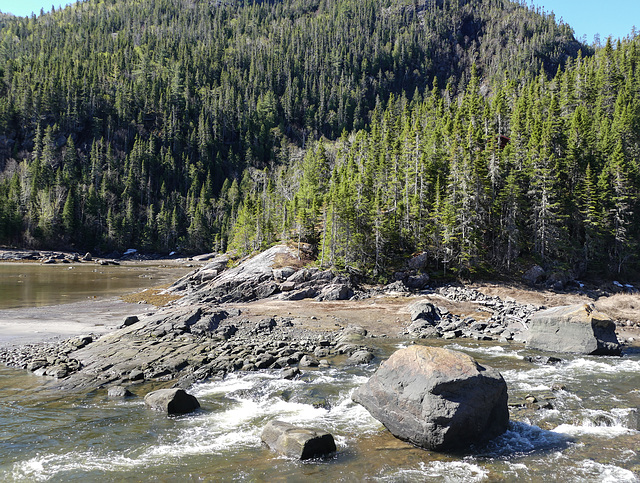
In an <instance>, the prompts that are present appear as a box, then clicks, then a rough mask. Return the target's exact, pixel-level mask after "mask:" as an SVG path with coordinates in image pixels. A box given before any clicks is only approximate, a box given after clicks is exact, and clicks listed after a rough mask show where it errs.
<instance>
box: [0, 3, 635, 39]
mask: <svg viewBox="0 0 640 483" xmlns="http://www.w3.org/2000/svg"><path fill="white" fill-rule="evenodd" d="M529 1H530V0H529ZM68 3H71V2H70V1H69V0H62V1H60V0H57V1H56V0H53V1H52V0H0V11H2V12H4V13H8V12H10V13H13V14H15V15H22V16H28V15H31V12H35V13H36V15H38V14H39V13H40V8H44V9H45V11H48V10H50V9H51V5H55V6H56V8H58V6H59V5H66V4H68ZM528 3H529V2H528ZM533 3H535V4H536V5H540V6H541V7H544V9H545V10H546V11H548V12H550V11H551V10H553V11H554V12H555V14H556V18H557V19H558V20H560V18H562V19H563V20H564V21H565V23H568V24H569V25H571V27H573V30H574V32H575V35H576V38H577V39H582V37H583V36H584V35H586V41H587V43H589V44H590V43H591V42H593V37H594V35H595V34H597V33H599V34H600V38H601V39H602V40H603V41H604V39H606V38H607V37H608V36H609V35H611V36H613V37H614V38H618V37H626V36H627V35H628V34H629V33H630V32H631V27H632V26H633V25H635V26H636V28H637V29H638V30H640V0H605V1H603V0H534V2H533Z"/></svg>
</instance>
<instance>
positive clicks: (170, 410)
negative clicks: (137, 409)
mask: <svg viewBox="0 0 640 483" xmlns="http://www.w3.org/2000/svg"><path fill="white" fill-rule="evenodd" d="M144 403H145V404H146V405H147V406H148V407H150V408H151V409H155V410H156V411H163V412H165V413H167V414H185V413H190V412H193V411H195V410H196V409H198V408H199V407H200V403H199V402H198V400H197V399H196V398H195V397H194V396H192V395H191V394H187V392H185V391H184V390H183V389H159V390H157V391H153V392H150V393H149V394H147V395H146V396H145V397H144Z"/></svg>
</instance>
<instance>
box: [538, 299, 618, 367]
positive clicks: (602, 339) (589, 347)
mask: <svg viewBox="0 0 640 483" xmlns="http://www.w3.org/2000/svg"><path fill="white" fill-rule="evenodd" d="M526 337H527V347H530V348H533V349H540V350H545V351H552V352H569V353H573V354H592V355H620V352H621V347H620V343H619V342H618V338H617V337H616V324H615V323H614V322H613V321H612V320H611V319H610V318H609V317H608V316H607V315H605V314H603V313H602V312H598V311H596V310H595V309H594V308H593V306H591V305H587V304H585V305H564V306H561V307H553V308H550V309H546V310H543V311H541V312H538V313H537V314H535V315H534V316H533V317H532V318H531V322H530V324H529V331H528V333H527V336H526Z"/></svg>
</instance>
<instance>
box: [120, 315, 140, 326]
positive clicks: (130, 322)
mask: <svg viewBox="0 0 640 483" xmlns="http://www.w3.org/2000/svg"><path fill="white" fill-rule="evenodd" d="M139 320H140V319H139V318H138V316H137V315H130V316H128V317H125V319H124V323H123V324H122V326H123V327H129V326H130V325H133V324H135V323H136V322H138V321H139Z"/></svg>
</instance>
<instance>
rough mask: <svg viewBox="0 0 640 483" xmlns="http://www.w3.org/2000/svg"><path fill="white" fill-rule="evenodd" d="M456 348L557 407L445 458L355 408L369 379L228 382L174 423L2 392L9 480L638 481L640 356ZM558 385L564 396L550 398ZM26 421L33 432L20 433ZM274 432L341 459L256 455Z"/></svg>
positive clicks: (2, 468)
mask: <svg viewBox="0 0 640 483" xmlns="http://www.w3.org/2000/svg"><path fill="white" fill-rule="evenodd" d="M448 347H450V348H455V349H458V350H464V351H466V352H468V353H469V354H470V355H472V356H474V357H477V358H478V359H480V360H481V362H482V363H488V364H490V365H494V366H495V367H497V368H499V370H500V371H501V372H502V374H503V376H504V377H505V380H506V381H507V384H508V387H509V394H510V398H511V399H513V400H519V398H523V397H524V396H525V395H526V394H528V393H532V394H534V395H536V396H537V397H538V398H539V399H541V398H543V397H546V396H549V397H551V398H553V399H550V401H551V402H552V404H553V406H554V408H553V409H543V410H539V411H528V412H518V411H517V410H516V411H514V412H513V414H512V422H511V424H510V427H509V430H508V431H507V432H506V433H505V434H504V435H502V436H500V437H499V438H496V439H495V440H493V441H491V442H490V443H488V444H486V445H485V446H483V447H481V448H476V450H475V451H474V452H472V453H471V454H469V455H467V456H446V455H438V454H435V453H431V452H428V451H422V450H418V449H415V448H412V447H410V446H409V445H406V444H405V443H402V442H399V441H397V440H395V439H394V438H393V437H391V436H390V435H388V433H387V432H386V430H385V429H384V428H383V427H382V425H381V424H380V423H378V422H377V421H376V420H375V419H373V418H372V417H371V416H370V415H369V413H368V412H367V411H366V410H364V409H363V408H362V407H360V406H359V405H356V404H354V403H353V402H352V401H351V393H352V391H353V390H354V389H355V388H356V387H358V386H359V385H360V384H362V383H363V382H365V381H366V380H367V378H368V377H369V375H370V374H371V372H372V371H373V367H366V368H351V369H345V368H340V369H327V370H318V371H309V372H307V373H305V375H304V376H303V377H302V378H301V379H298V380H294V381H288V380H284V379H282V378H280V376H279V373H277V372H256V373H249V374H236V375H231V376H229V377H227V378H226V379H224V380H220V381H212V382H208V383H204V384H199V385H196V386H194V387H192V388H191V389H190V390H189V391H190V392H191V393H192V394H194V395H195V396H196V397H197V398H198V399H199V400H200V402H201V404H202V410H201V411H199V412H198V413H195V414H193V415H188V416H181V417H172V418H167V417H166V416H163V415H162V414H159V413H155V412H153V411H150V410H148V409H146V408H145V407H144V404H143V403H142V400H141V398H138V399H135V400H133V401H131V402H126V403H122V402H113V401H110V400H107V399H106V398H101V397H99V396H94V397H89V398H86V399H83V400H80V401H78V400H76V399H77V396H72V398H71V399H65V398H64V397H63V398H60V399H55V400H50V399H46V398H45V399H42V396H40V395H38V394H37V393H35V392H33V391H32V392H29V391H26V392H25V394H27V395H29V397H31V398H32V399H33V401H32V402H30V403H28V404H27V403H24V404H23V405H22V406H20V404H19V403H16V401H15V400H14V399H15V398H13V399H12V400H11V406H9V405H8V403H9V401H8V400H4V399H3V395H2V394H3V393H2V391H0V407H6V408H9V407H11V411H9V412H6V411H0V481H68V480H75V481H123V480H126V481H148V480H153V479H159V480H161V481H177V480H181V479H183V480H184V479H186V480H188V481H190V480H194V479H195V480H197V479H202V480H205V481H232V480H242V479H244V480H246V481H256V480H259V481H271V480H273V479H275V480H277V479H283V480H288V481H309V480H316V481H334V480H335V481H363V480H368V481H384V482H387V481H394V482H395V481H447V482H479V481H495V480H496V479H498V480H502V481H531V482H537V481H571V482H583V481H587V482H601V481H611V482H613V481H616V482H618V481H621V482H634V481H639V480H638V477H637V474H636V472H637V471H638V468H640V455H638V453H637V447H638V443H640V433H639V432H638V431H636V429H635V426H634V424H633V417H634V410H635V408H637V406H638V405H639V404H640V391H638V390H637V388H638V387H639V386H640V384H638V383H639V382H640V380H639V376H638V374H639V372H638V370H639V369H640V357H639V356H638V354H635V355H632V356H630V357H623V358H595V357H576V358H568V359H566V360H565V361H563V362H561V363H558V364H555V365H539V364H530V363H526V362H525V361H523V359H524V356H525V355H528V354H527V353H526V352H525V351H523V350H522V349H519V348H518V347H508V346H505V347H503V346H489V345H474V344H469V345H463V344H455V347H452V345H449V346H448ZM394 349H395V346H394V347H391V350H394ZM0 376H4V377H8V378H9V379H10V377H11V376H12V374H8V373H0ZM14 377H15V375H14ZM22 377H24V376H22ZM29 377H35V376H29ZM1 381H2V378H1V377H0V382H1ZM35 382H37V381H35ZM556 383H562V384H565V385H566V390H561V391H555V392H552V391H551V387H552V385H553V384H556ZM34 384H35V383H34ZM1 387H2V386H0V388H1ZM73 398H76V399H73ZM3 413H4V415H3ZM9 413H11V416H10V415H9ZM16 415H20V417H21V418H24V420H25V424H23V425H16V424H14V423H12V421H10V419H11V418H13V417H15V416H16ZM272 419H279V420H283V421H287V422H291V423H293V424H298V425H303V426H312V427H317V428H319V429H323V430H326V431H329V432H330V433H332V434H333V435H334V436H335V437H336V443H337V446H338V452H337V454H336V455H335V456H333V457H331V458H328V459H325V460H317V461H312V462H309V463H300V462H296V461H290V460H287V459H286V458H282V457H280V456H277V455H274V454H272V453H271V452H270V451H269V450H268V449H266V448H265V447H264V446H263V445H262V444H261V442H260V432H261V430H262V427H264V425H265V424H266V422H268V421H269V420H272ZM20 427H22V428H25V431H26V432H25V433H24V434H18V433H17V432H19V431H20V429H16V428H20ZM5 428H10V429H5ZM27 428H37V429H36V432H37V433H38V438H33V434H29V431H33V429H27ZM9 431H11V432H12V433H11V434H9ZM34 439H37V441H39V442H40V443H39V444H38V443H37V441H36V442H33V441H34ZM30 443H31V444H30ZM558 475H561V478H559V477H558Z"/></svg>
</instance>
